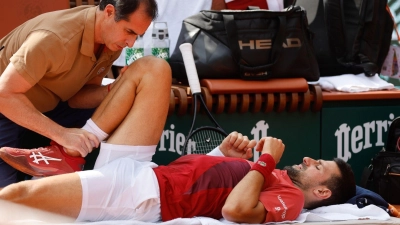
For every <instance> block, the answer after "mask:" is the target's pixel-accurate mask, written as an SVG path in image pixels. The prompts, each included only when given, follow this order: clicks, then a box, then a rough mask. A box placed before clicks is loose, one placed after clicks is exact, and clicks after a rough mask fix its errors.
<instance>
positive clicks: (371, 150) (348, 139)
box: [321, 100, 400, 184]
mask: <svg viewBox="0 0 400 225" xmlns="http://www.w3.org/2000/svg"><path fill="white" fill-rule="evenodd" d="M321 115H322V119H321V128H322V129H321V150H322V151H321V158H323V159H332V158H334V157H338V158H341V159H343V160H345V161H346V162H348V163H349V164H350V165H351V166H352V168H353V171H354V174H355V177H356V182H357V183H358V184H360V180H361V175H362V172H363V169H364V168H365V167H368V166H369V165H370V163H371V158H372V157H373V156H374V155H375V154H376V153H377V152H379V151H381V150H382V148H383V147H384V145H385V143H386V138H387V133H388V130H389V126H390V124H391V121H392V120H393V119H394V118H396V117H397V116H400V101H399V100H380V101H361V102H360V101H359V102H355V101H350V102H342V103H341V104H338V103H335V104H329V102H324V107H323V109H322V113H321Z"/></svg>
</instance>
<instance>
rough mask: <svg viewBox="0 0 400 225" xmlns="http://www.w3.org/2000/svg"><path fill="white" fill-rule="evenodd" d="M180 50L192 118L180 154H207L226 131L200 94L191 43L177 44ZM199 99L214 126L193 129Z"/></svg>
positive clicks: (222, 137)
mask: <svg viewBox="0 0 400 225" xmlns="http://www.w3.org/2000/svg"><path fill="white" fill-rule="evenodd" d="M179 49H180V50H181V52H182V57H183V63H184V65H185V69H186V74H187V77H188V81H189V86H190V90H191V92H192V96H193V97H192V104H193V109H194V112H193V120H192V125H191V127H190V130H189V133H188V135H187V136H186V140H185V144H184V145H183V150H182V155H189V154H207V153H209V152H210V151H211V150H213V149H214V148H215V147H217V146H218V145H219V144H221V142H222V140H224V139H225V137H226V136H228V135H227V133H226V132H225V131H224V130H223V129H222V128H221V126H220V125H219V124H218V123H217V121H216V120H215V119H214V117H213V116H212V115H211V113H210V111H209V110H208V108H207V106H206V104H205V103H204V99H203V97H202V95H201V88H200V82H199V77H198V75H197V70H196V65H195V63H194V59H193V52H192V44H190V43H184V44H181V45H180V46H179ZM198 101H200V103H201V105H202V106H203V107H204V110H205V112H206V114H207V116H208V118H209V119H210V121H211V122H212V123H213V124H214V126H200V127H197V128H196V129H194V126H195V123H196V119H197V102H198Z"/></svg>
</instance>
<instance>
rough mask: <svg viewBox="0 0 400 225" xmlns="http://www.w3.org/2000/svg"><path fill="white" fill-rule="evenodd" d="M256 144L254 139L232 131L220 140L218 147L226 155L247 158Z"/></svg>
mask: <svg viewBox="0 0 400 225" xmlns="http://www.w3.org/2000/svg"><path fill="white" fill-rule="evenodd" d="M256 144H257V142H256V141H255V140H249V138H248V137H247V136H243V134H241V133H238V132H236V131H234V132H232V133H230V134H229V135H228V136H227V137H226V138H225V139H224V140H223V141H222V143H221V145H220V146H219V149H220V150H221V152H222V154H224V155H225V156H226V157H234V158H242V159H249V158H251V157H252V156H253V148H254V147H255V146H256Z"/></svg>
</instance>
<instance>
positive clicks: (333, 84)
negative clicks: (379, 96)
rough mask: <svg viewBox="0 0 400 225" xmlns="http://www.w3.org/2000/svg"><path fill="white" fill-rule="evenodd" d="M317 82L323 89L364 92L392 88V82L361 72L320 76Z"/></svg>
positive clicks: (376, 75)
mask: <svg viewBox="0 0 400 225" xmlns="http://www.w3.org/2000/svg"><path fill="white" fill-rule="evenodd" d="M317 83H318V84H319V85H320V86H321V88H322V90H325V91H343V92H364V91H377V90H389V89H393V88H394V85H393V84H392V83H389V82H387V81H385V80H382V79H381V78H380V77H379V76H378V74H375V75H374V76H372V77H367V76H365V75H364V74H363V73H362V74H357V75H354V74H343V75H338V76H329V77H320V79H319V81H318V82H317Z"/></svg>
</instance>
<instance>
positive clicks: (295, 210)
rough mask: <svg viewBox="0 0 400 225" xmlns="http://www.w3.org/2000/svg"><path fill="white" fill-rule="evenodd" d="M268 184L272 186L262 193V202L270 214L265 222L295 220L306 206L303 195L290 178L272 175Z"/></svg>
mask: <svg viewBox="0 0 400 225" xmlns="http://www.w3.org/2000/svg"><path fill="white" fill-rule="evenodd" d="M287 179H289V180H287ZM267 182H270V183H271V184H272V185H271V186H269V187H267V189H266V190H264V191H263V192H261V193H260V202H261V203H262V204H263V205H264V208H265V209H266V210H267V212H268V213H267V217H266V220H265V222H282V221H287V220H295V219H296V218H297V217H298V216H299V214H300V213H301V210H302V209H303V206H304V196H303V193H302V192H301V191H300V189H298V188H297V187H295V186H294V185H293V183H291V181H290V178H288V177H286V178H283V177H280V174H279V175H278V176H276V175H275V174H271V176H270V177H268V179H267Z"/></svg>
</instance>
